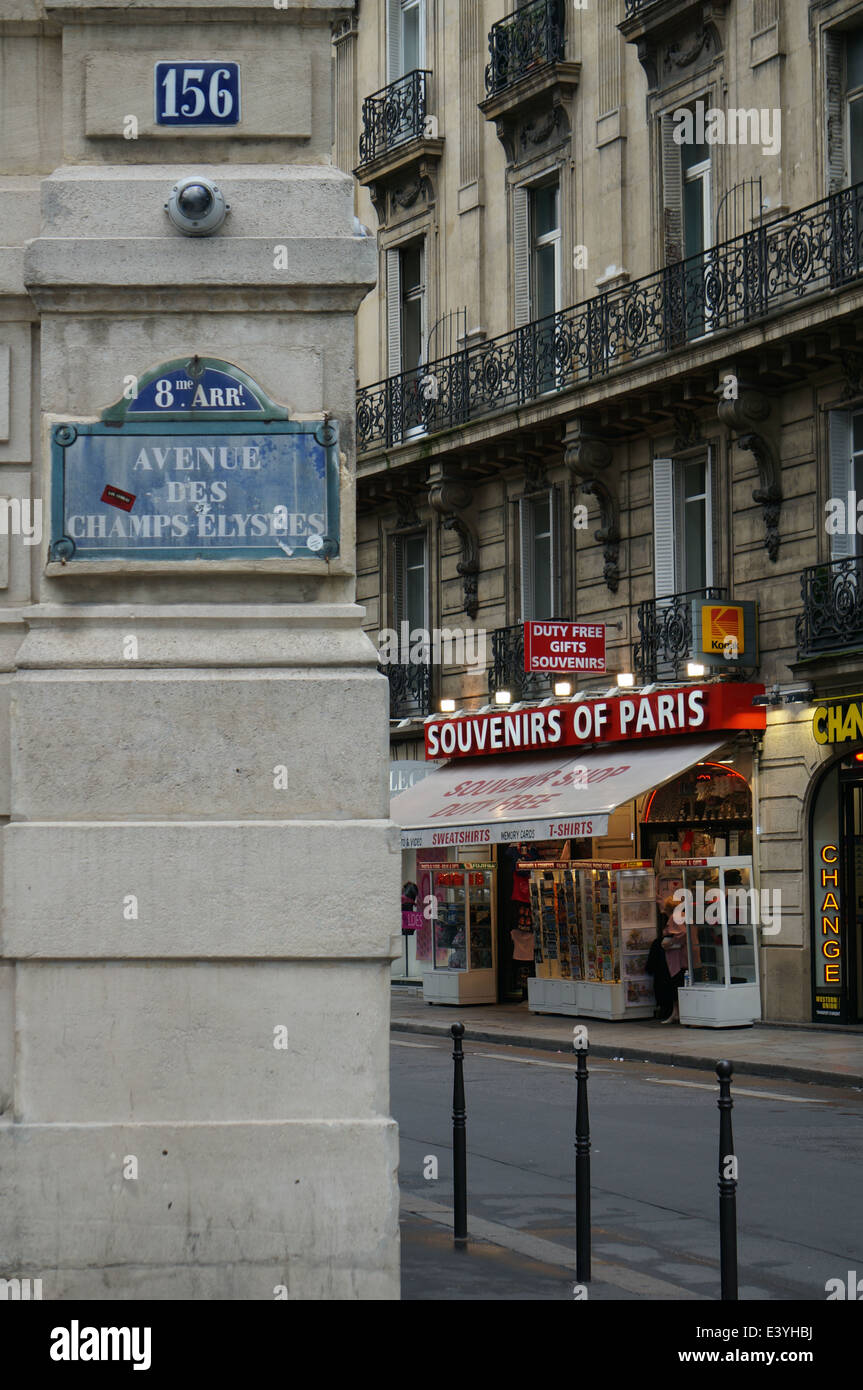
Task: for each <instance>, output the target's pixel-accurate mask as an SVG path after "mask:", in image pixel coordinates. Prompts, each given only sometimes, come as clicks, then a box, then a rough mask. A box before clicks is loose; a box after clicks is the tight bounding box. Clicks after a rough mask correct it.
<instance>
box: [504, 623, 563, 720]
mask: <svg viewBox="0 0 863 1390" xmlns="http://www.w3.org/2000/svg"><path fill="white" fill-rule="evenodd" d="M491 660H492V664H491V666H490V667H489V670H488V693H489V696H490V698H491V699H492V700H493V699H494V697H495V694H496V692H497V691H498V690H508V691H510V693H511V695H512V698H513V701H516V700H541V699H543V698H544V697H545V696H546V695H550V694H551V693H552V689H553V687H554V676H553V675H548V674H546V673H545V672H542V673H538V672H537V673H535V674H531V673H530V672H528V671H525V669H524V624H523V623H516V624H514V626H512V627H499V628H497V629H496V630H495V631H494V632H493V633H492V634H491Z"/></svg>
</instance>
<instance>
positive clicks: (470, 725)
mask: <svg viewBox="0 0 863 1390" xmlns="http://www.w3.org/2000/svg"><path fill="white" fill-rule="evenodd" d="M763 694H764V686H763V685H752V684H748V683H744V682H739V683H738V682H737V681H729V682H717V683H716V684H714V685H690V686H686V687H685V688H682V689H680V688H678V689H675V690H654V691H652V692H651V693H650V694H649V695H639V694H638V693H637V692H635V691H633V693H632V694H631V695H627V696H620V697H618V696H610V697H609V698H607V699H605V698H603V699H599V700H578V701H569V702H567V703H564V704H560V705H547V706H545V707H541V708H539V709H526V710H516V711H513V712H510V713H507V712H506V711H505V710H504V711H502V712H501V713H500V714H469V715H465V716H463V717H462V718H461V719H440V720H434V721H433V722H432V723H430V724H426V726H425V753H426V757H427V758H476V757H496V756H497V755H498V754H499V753H507V752H510V753H524V752H528V751H530V750H533V749H537V748H571V747H577V746H578V745H580V744H589V743H613V742H617V741H619V740H621V739H627V740H638V739H643V738H668V737H670V736H672V735H674V734H704V733H714V732H718V731H728V732H729V733H731V732H733V731H735V730H737V729H764V728H766V727H767V711H766V710H765V708H764V706H763V705H760V706H757V707H754V706H753V704H752V699H753V696H755V695H763Z"/></svg>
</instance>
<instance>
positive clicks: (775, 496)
mask: <svg viewBox="0 0 863 1390" xmlns="http://www.w3.org/2000/svg"><path fill="white" fill-rule="evenodd" d="M722 375H723V374H722V373H720V377H722ZM724 381H725V383H728V382H730V381H733V382H734V387H733V389H734V391H735V393H736V394H735V395H734V396H732V397H729V398H726V396H725V394H724V393H725V391H726V389H727V385H720V386H718V387H717V391H716V394H717V395H718V396H719V397H720V400H719V404H718V407H717V414H718V416H719V419H720V420H721V422H722V424H723V425H727V426H728V428H729V429H731V430H733V431H734V432H735V434H736V436H737V438H736V443H737V447H738V448H739V449H744V450H745V451H746V452H747V453H750V454H752V456H753V458H754V459H755V463H756V465H757V467H758V487H757V488H755V489H754V491H753V493H752V500H753V502H758V503H759V504H760V506H761V509H762V514H763V516H764V544H765V547H766V550H767V554H768V555H769V556H770V559H771V560H772V561H774V562H775V560H776V557H777V555H778V554H779V541H780V534H779V514H780V512H781V510H782V466H781V463H780V459H779V449H778V446H777V442H776V438H775V433H774V429H773V428H772V427H771V426H770V425H768V421H769V420H770V415H771V412H772V409H773V406H772V403H771V401H770V400H769V398H768V397H767V396H766V395H765V394H764V392H763V391H758V390H755V389H754V388H753V387H751V386H748V385H746V384H745V383H744V382H742V381H739V380H738V379H737V378H736V376H734V375H733V374H732V375H729V374H725V376H724Z"/></svg>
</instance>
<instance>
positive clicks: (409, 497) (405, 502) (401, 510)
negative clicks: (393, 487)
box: [393, 491, 422, 531]
mask: <svg viewBox="0 0 863 1390" xmlns="http://www.w3.org/2000/svg"><path fill="white" fill-rule="evenodd" d="M393 501H394V502H395V504H396V529H397V530H398V531H406V530H408V529H410V528H412V527H419V526H421V525H422V522H421V520H420V514H419V512H418V511H417V499H416V497H415V495H414V494H413V493H412V492H401V491H399V492H394V493H393Z"/></svg>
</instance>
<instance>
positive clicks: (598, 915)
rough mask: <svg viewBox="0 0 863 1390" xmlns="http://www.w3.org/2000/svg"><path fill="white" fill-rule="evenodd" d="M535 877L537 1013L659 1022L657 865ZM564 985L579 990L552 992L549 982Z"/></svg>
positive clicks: (575, 865) (553, 868)
mask: <svg viewBox="0 0 863 1390" xmlns="http://www.w3.org/2000/svg"><path fill="white" fill-rule="evenodd" d="M530 877H531V907H532V910H533V919H534V932H535V936H536V951H537V956H536V960H537V965H536V980H532V981H531V982H530V991H529V995H530V1003H531V1008H532V1009H533V1010H534V1012H556V1011H557V1009H553V1008H550V1007H548V1008H546V1006H547V1005H551V1004H558V1005H559V1004H561V1003H563V1004H567V1005H571V1006H572V1007H573V1009H574V1008H575V1007H576V1006H582V1008H583V1011H584V1012H585V1013H594V1014H596V1015H597V1016H600V1017H618V1016H623V1014H624V1013H625V1012H629V1013H630V1014H632V1013H633V1011H638V1013H639V1014H640V1015H642V1016H649V1015H651V1014H652V1013H653V1006H654V998H653V981H652V977H651V976H650V975H648V973H647V956H648V952H649V950H650V946H651V943H652V942H653V940H654V937H655V935H656V903H655V892H656V886H655V877H654V872H653V869H652V867H651V865H650V864H649V863H648V862H647V861H645V860H642V861H631V860H630V861H621V862H616V863H606V862H601V861H597V860H587V861H585V860H581V861H574V862H572V863H569V864H566V863H557V864H553V863H551V864H540V865H534V866H532V872H531V876H530ZM558 981H563V982H569V983H570V984H571V988H569V989H563V990H560V989H552V990H549V989H546V988H545V983H546V982H558ZM596 986H600V987H603V988H601V989H600V990H599V991H597V990H596V988H595V987H596ZM603 991H604V992H603ZM567 1011H568V1010H567Z"/></svg>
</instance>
